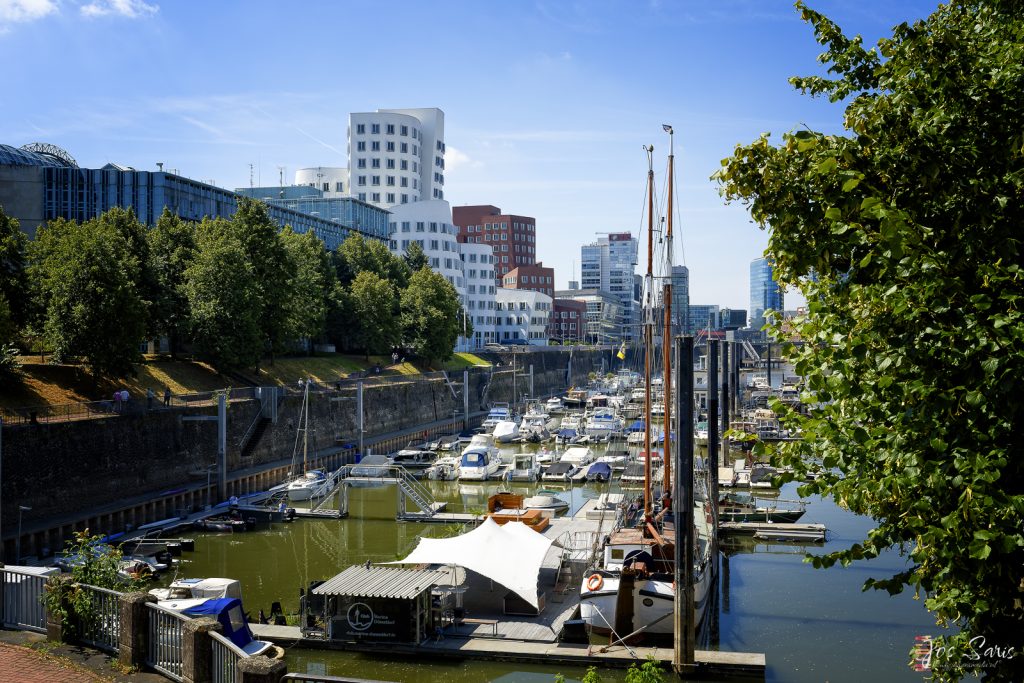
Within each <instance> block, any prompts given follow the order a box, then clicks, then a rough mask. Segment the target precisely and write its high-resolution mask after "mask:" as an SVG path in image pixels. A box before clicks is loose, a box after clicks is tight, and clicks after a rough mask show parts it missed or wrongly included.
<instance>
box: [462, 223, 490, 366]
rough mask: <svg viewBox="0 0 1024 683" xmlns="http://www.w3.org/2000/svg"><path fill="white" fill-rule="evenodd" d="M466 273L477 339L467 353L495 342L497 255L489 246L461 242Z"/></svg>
mask: <svg viewBox="0 0 1024 683" xmlns="http://www.w3.org/2000/svg"><path fill="white" fill-rule="evenodd" d="M459 248H460V250H461V252H462V254H461V255H462V270H463V274H464V275H465V278H466V298H465V300H464V304H463V306H464V307H465V309H466V313H467V314H468V315H469V317H470V319H471V320H472V322H473V336H472V338H471V339H467V340H465V341H466V345H467V350H470V349H478V348H480V347H482V346H483V345H484V344H486V343H488V342H493V341H495V334H494V325H495V319H494V315H495V314H494V297H495V286H494V268H495V266H494V253H493V250H492V248H491V246H490V245H489V244H469V243H466V242H463V243H460V244H459Z"/></svg>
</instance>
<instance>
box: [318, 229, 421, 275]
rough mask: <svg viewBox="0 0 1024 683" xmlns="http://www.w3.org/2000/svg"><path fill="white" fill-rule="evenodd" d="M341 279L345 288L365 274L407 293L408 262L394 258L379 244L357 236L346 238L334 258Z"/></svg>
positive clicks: (356, 233) (351, 235) (354, 234)
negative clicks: (372, 274) (389, 283)
mask: <svg viewBox="0 0 1024 683" xmlns="http://www.w3.org/2000/svg"><path fill="white" fill-rule="evenodd" d="M334 260H335V267H336V268H337V273H338V279H339V280H340V281H341V283H342V284H343V285H349V284H351V283H352V282H353V281H354V280H355V279H356V277H357V276H358V275H359V274H360V273H363V272H370V273H374V274H376V275H377V276H378V277H380V278H381V279H383V280H387V281H388V282H391V283H392V284H393V285H394V286H395V287H397V288H398V289H404V288H405V285H406V284H407V283H408V281H409V268H408V266H407V265H406V263H405V261H404V260H403V259H402V258H400V257H398V256H395V255H394V254H392V253H391V252H390V251H389V250H388V247H387V245H385V244H384V243H383V242H381V241H380V240H371V239H366V238H365V237H363V236H362V235H361V234H360V233H358V232H353V233H351V234H350V235H349V236H348V237H346V238H345V241H344V242H342V243H341V244H340V245H339V246H338V248H337V250H336V251H335V254H334Z"/></svg>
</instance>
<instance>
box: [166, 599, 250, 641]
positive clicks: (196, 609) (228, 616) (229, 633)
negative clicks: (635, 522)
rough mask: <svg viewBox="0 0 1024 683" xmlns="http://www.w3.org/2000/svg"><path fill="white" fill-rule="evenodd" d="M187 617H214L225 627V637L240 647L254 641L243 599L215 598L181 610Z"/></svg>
mask: <svg viewBox="0 0 1024 683" xmlns="http://www.w3.org/2000/svg"><path fill="white" fill-rule="evenodd" d="M181 613H182V614H184V615H185V616H187V617H213V618H214V619H216V620H217V621H218V622H220V625H221V626H222V627H223V628H224V632H223V633H224V637H225V638H228V639H230V640H231V642H232V643H234V644H235V645H237V646H238V647H240V648H243V649H244V648H245V646H246V645H248V644H249V643H251V642H252V641H253V637H252V631H250V630H249V624H248V623H246V621H245V616H244V613H243V612H242V601H241V600H239V599H238V598H214V599H212V600H207V601H206V602H204V603H202V604H199V605H195V606H193V607H188V608H186V609H184V610H182V612H181Z"/></svg>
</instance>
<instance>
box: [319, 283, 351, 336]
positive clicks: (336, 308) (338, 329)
mask: <svg viewBox="0 0 1024 683" xmlns="http://www.w3.org/2000/svg"><path fill="white" fill-rule="evenodd" d="M359 329H360V320H359V317H358V316H357V315H356V310H355V303H354V301H353V298H352V295H351V294H350V293H349V292H348V291H347V290H346V289H345V288H344V287H342V286H341V283H339V282H335V283H334V286H333V287H331V291H330V293H329V294H328V297H327V319H326V321H325V323H324V336H325V338H326V339H327V341H329V342H330V343H332V344H334V345H335V346H336V347H337V348H338V349H339V350H342V351H349V350H352V349H355V348H356V345H357V343H358V342H357V339H358V337H359Z"/></svg>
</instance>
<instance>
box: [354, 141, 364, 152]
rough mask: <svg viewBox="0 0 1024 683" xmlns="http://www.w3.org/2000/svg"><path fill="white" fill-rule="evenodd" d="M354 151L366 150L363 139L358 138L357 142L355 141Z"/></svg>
mask: <svg viewBox="0 0 1024 683" xmlns="http://www.w3.org/2000/svg"><path fill="white" fill-rule="evenodd" d="M356 151H357V152H365V151H366V142H365V141H364V140H360V141H359V142H357V143H356Z"/></svg>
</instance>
